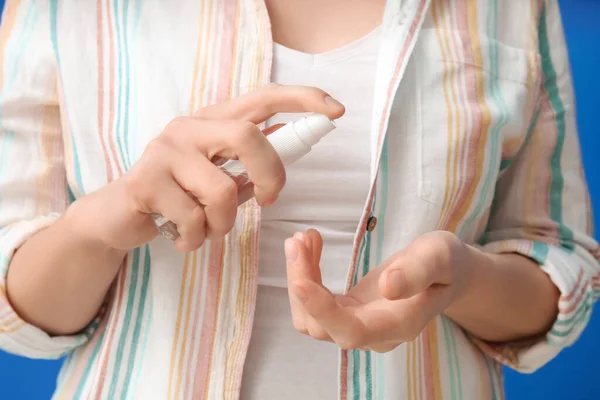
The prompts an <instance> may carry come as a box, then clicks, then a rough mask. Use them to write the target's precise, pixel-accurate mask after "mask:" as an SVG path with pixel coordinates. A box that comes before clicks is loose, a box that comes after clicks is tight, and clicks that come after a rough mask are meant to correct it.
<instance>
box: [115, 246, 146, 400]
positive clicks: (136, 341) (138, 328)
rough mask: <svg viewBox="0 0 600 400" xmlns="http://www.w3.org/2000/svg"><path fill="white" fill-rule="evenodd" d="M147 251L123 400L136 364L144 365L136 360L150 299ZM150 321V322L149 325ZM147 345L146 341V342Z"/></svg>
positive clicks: (142, 352) (143, 349)
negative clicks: (145, 312)
mask: <svg viewBox="0 0 600 400" xmlns="http://www.w3.org/2000/svg"><path fill="white" fill-rule="evenodd" d="M145 248H146V251H145V252H144V271H143V274H142V287H141V289H140V297H139V304H138V310H137V313H136V316H135V317H136V318H135V325H134V328H133V336H132V338H131V351H130V352H129V361H128V362H127V371H126V372H125V380H124V382H125V388H124V390H123V393H122V394H121V399H123V400H125V399H127V392H128V390H129V382H130V381H131V374H132V372H133V369H134V367H135V363H137V365H138V367H139V368H141V365H142V360H141V359H140V360H138V359H136V352H137V349H138V346H139V344H140V342H141V340H140V333H141V330H142V322H143V319H144V311H145V307H146V300H147V297H148V282H149V281H150V264H151V259H150V247H149V246H148V245H146V246H145ZM149 322H150V321H148V323H149ZM144 343H145V341H144ZM145 350H146V349H145V347H142V349H141V351H140V354H141V355H142V357H143V355H144V353H145Z"/></svg>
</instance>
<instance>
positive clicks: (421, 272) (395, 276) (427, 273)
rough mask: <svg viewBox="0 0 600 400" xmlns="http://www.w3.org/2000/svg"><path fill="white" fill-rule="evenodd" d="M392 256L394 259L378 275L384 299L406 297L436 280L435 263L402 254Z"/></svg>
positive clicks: (436, 270)
mask: <svg viewBox="0 0 600 400" xmlns="http://www.w3.org/2000/svg"><path fill="white" fill-rule="evenodd" d="M394 257H396V260H395V261H394V262H393V263H391V265H390V266H389V267H388V268H386V269H385V270H384V271H383V272H382V273H381V276H380V277H379V290H380V292H381V295H382V296H383V297H385V298H386V299H389V300H396V299H407V298H409V297H412V296H414V295H416V294H417V293H421V292H423V291H425V290H426V289H427V288H428V287H430V286H431V285H433V284H435V283H436V282H438V278H439V275H440V268H439V267H438V264H437V263H435V262H431V261H430V260H422V259H419V260H416V259H414V258H413V257H407V256H405V255H402V254H400V255H395V256H394Z"/></svg>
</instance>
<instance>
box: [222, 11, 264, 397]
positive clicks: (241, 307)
mask: <svg viewBox="0 0 600 400" xmlns="http://www.w3.org/2000/svg"><path fill="white" fill-rule="evenodd" d="M257 7H263V8H264V7H265V5H264V3H260V4H257ZM266 12H267V11H266V10H263V14H262V15H265V16H266V15H267V14H266ZM257 23H262V24H265V25H266V24H268V23H269V21H268V19H267V20H263V19H260V18H259V20H258V22H257ZM235 24H236V26H239V24H240V6H239V3H238V4H237V8H236V21H235ZM266 34H267V31H266V30H262V29H261V30H260V34H259V37H258V38H257V41H256V43H257V47H256V49H255V55H256V56H255V57H253V58H252V59H253V60H254V61H253V63H252V65H251V73H250V75H249V82H248V88H249V89H250V90H253V89H256V88H258V87H259V86H260V85H262V84H264V83H265V82H263V75H262V70H263V69H262V67H263V61H262V60H263V55H264V52H265V49H264V46H263V44H264V43H266V42H267V40H270V38H267V37H266ZM234 40H235V42H234V46H233V48H234V54H233V60H232V65H233V69H232V71H233V72H234V73H235V72H236V71H237V70H238V68H237V67H238V62H239V61H238V59H237V54H238V52H237V50H238V45H239V44H238V36H236V37H235V39H234ZM232 80H233V77H232ZM231 90H233V86H232V87H231ZM232 95H233V93H230V96H232ZM242 211H243V215H244V217H243V218H244V225H243V227H242V232H241V233H240V240H239V253H240V268H241V271H242V272H241V275H240V282H239V285H238V293H237V301H236V311H235V312H236V321H239V326H242V327H245V326H247V325H248V318H249V317H250V315H249V313H248V303H249V296H248V295H249V293H250V291H251V290H252V289H253V285H255V284H256V283H255V282H254V281H253V280H252V279H251V277H252V274H253V273H254V271H253V268H257V265H253V257H254V254H256V252H258V241H257V237H256V235H253V234H252V230H253V229H254V228H255V227H256V225H257V224H258V222H259V221H258V219H260V209H259V208H258V207H257V205H256V204H255V203H254V201H249V202H247V203H246V204H245V205H244V207H243V208H242ZM255 215H257V216H258V217H259V218H258V219H257V218H255ZM238 332H239V334H238V335H237V337H236V338H235V339H234V341H233V343H232V344H231V346H230V348H229V351H228V353H227V358H226V361H225V366H226V368H225V370H226V377H225V382H224V388H225V391H226V392H225V395H226V394H227V393H233V391H234V390H235V385H236V372H238V371H237V368H238V367H237V364H238V363H239V359H240V357H241V356H242V355H243V351H242V346H244V344H245V339H246V337H245V335H244V331H243V330H242V329H240V330H239V331H238Z"/></svg>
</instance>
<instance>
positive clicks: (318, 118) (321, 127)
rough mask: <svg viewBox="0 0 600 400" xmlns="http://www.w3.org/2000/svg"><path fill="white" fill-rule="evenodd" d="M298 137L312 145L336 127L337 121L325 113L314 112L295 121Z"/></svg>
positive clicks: (309, 145)
mask: <svg viewBox="0 0 600 400" xmlns="http://www.w3.org/2000/svg"><path fill="white" fill-rule="evenodd" d="M293 125H294V129H295V130H296V134H297V135H298V138H299V139H300V140H302V142H304V143H305V144H306V145H307V146H308V147H312V146H314V145H315V144H317V143H318V142H319V140H321V139H322V138H323V137H324V136H325V135H327V134H328V133H329V132H331V131H332V130H334V129H335V128H336V126H335V123H334V122H333V121H332V120H330V119H329V118H328V117H327V116H326V115H323V114H312V115H309V116H308V117H304V118H301V119H299V120H297V121H294V122H293Z"/></svg>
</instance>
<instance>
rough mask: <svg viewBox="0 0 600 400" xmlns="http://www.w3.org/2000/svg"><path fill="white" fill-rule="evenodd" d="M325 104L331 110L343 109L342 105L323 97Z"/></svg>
mask: <svg viewBox="0 0 600 400" xmlns="http://www.w3.org/2000/svg"><path fill="white" fill-rule="evenodd" d="M325 104H327V105H328V106H329V107H331V108H344V105H343V104H342V103H340V102H339V101H337V100H336V99H334V98H333V97H331V96H327V97H325Z"/></svg>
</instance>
